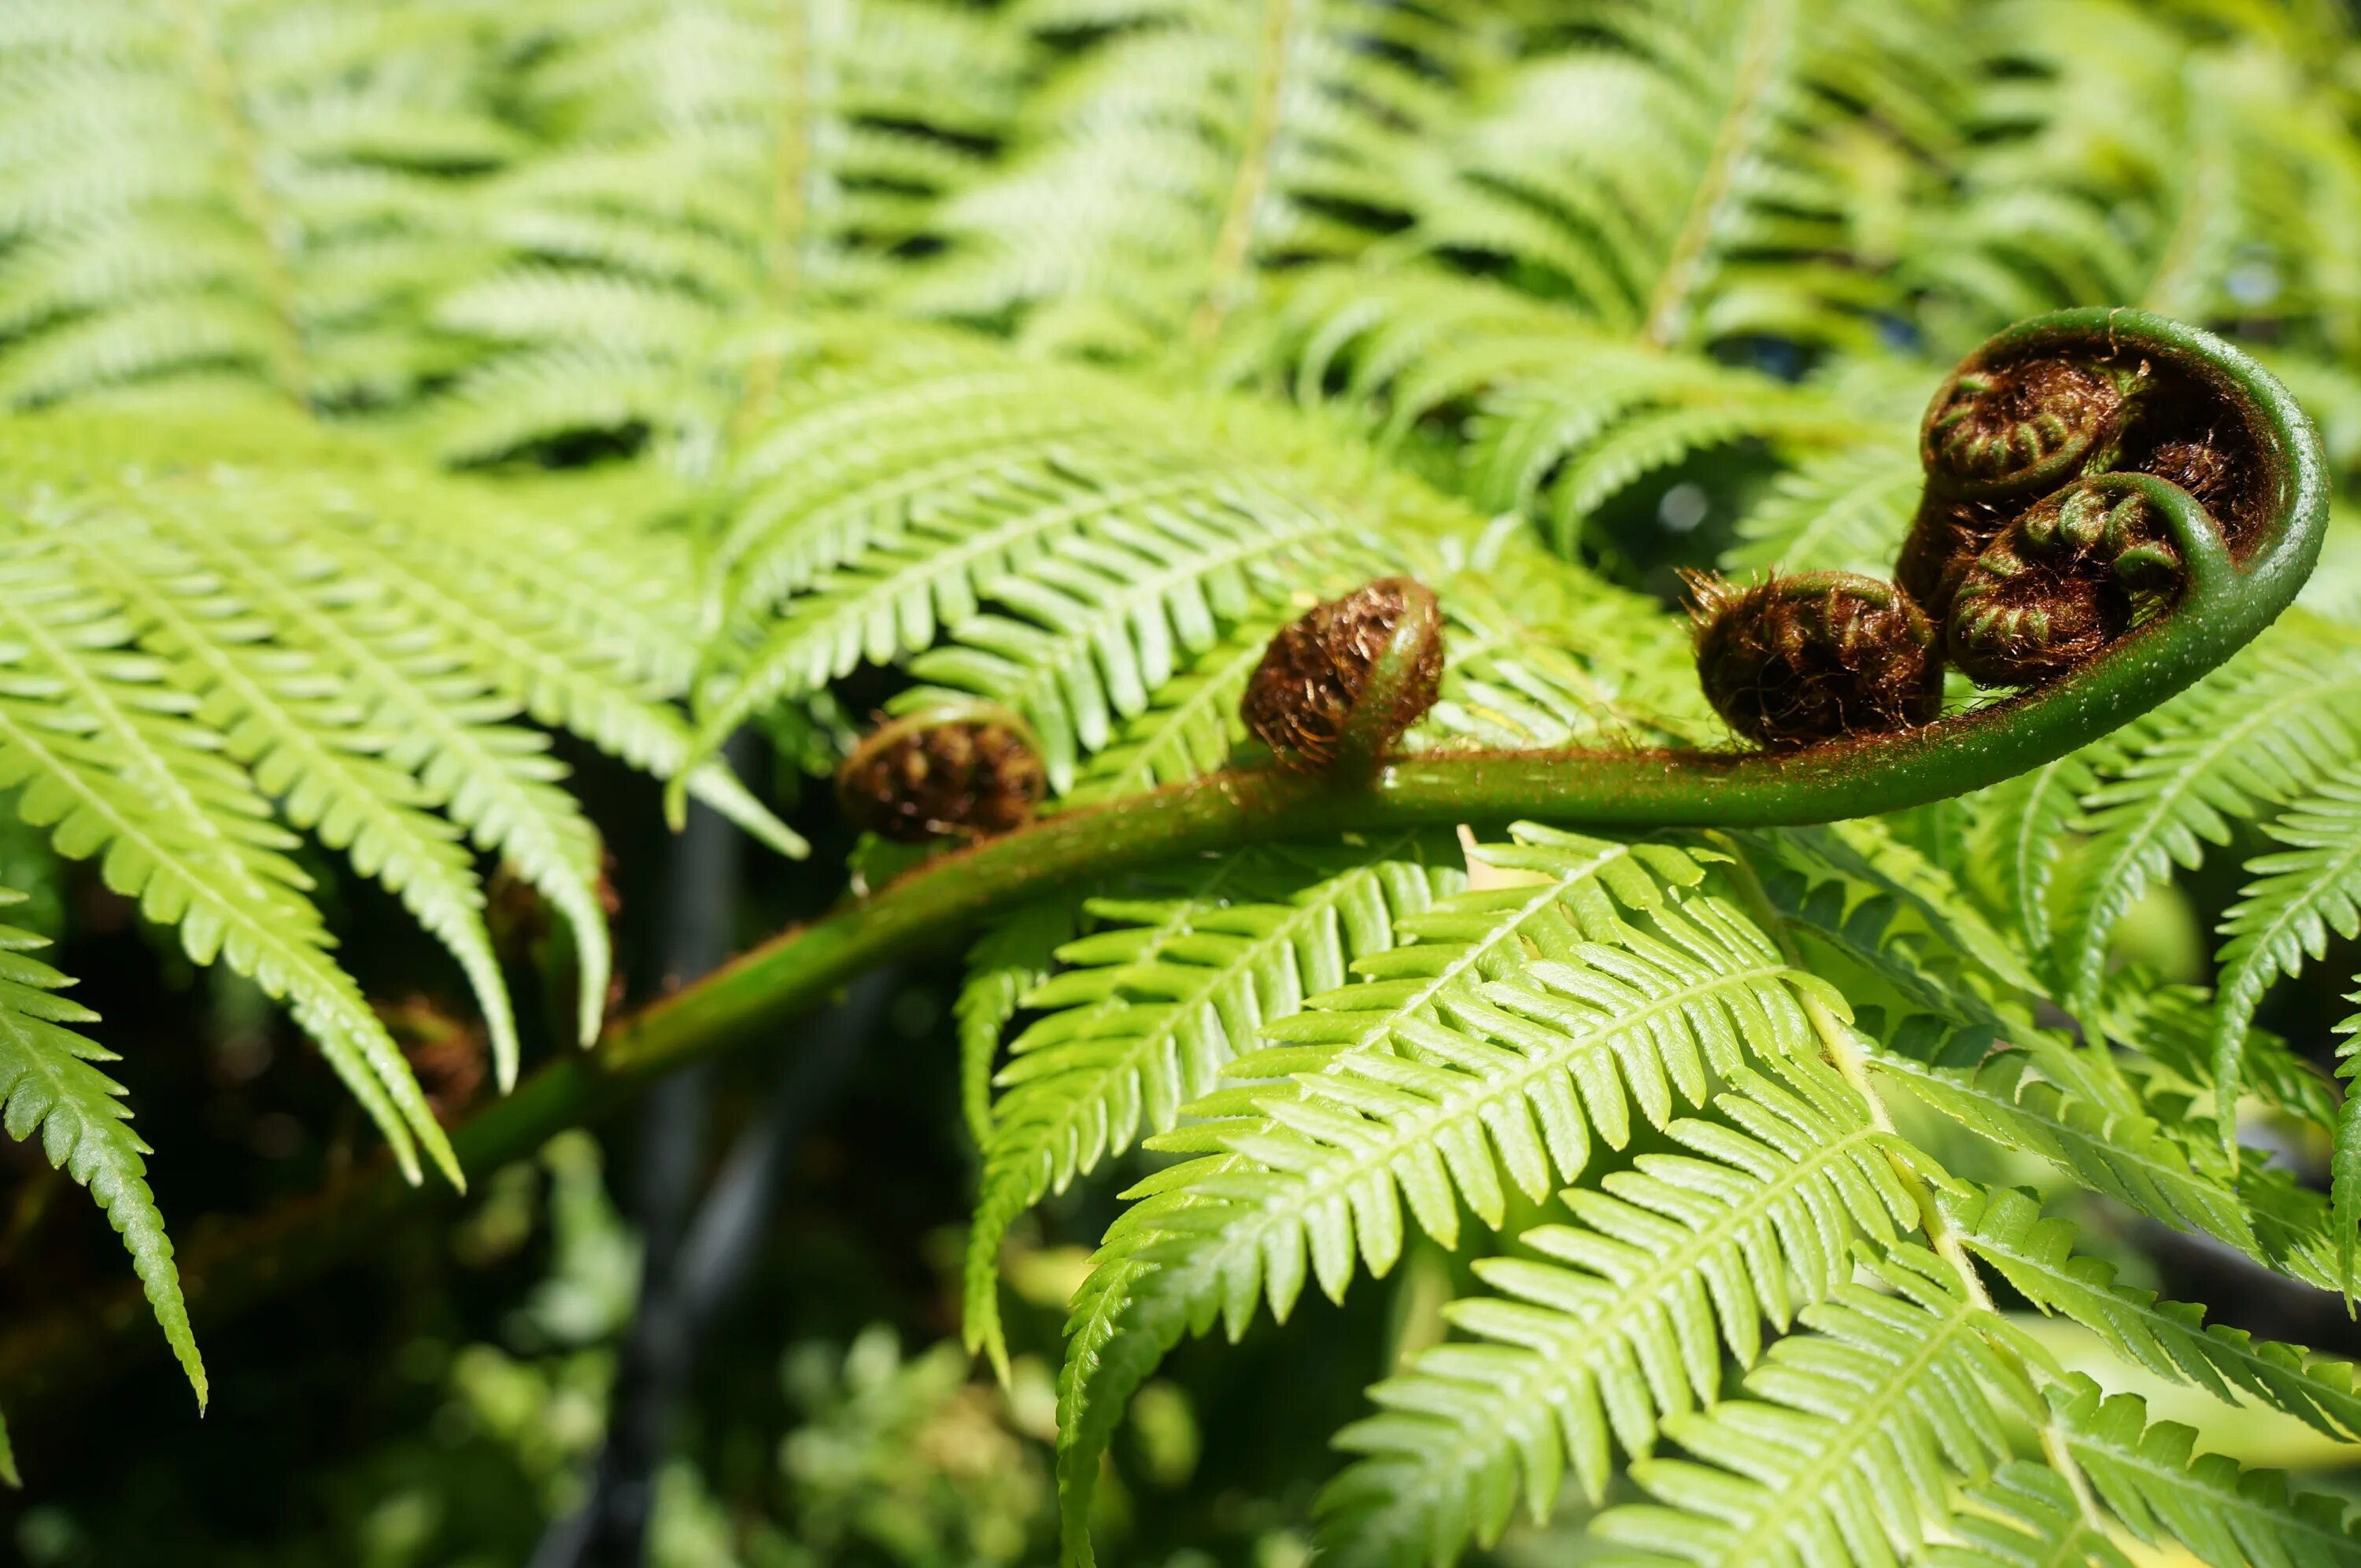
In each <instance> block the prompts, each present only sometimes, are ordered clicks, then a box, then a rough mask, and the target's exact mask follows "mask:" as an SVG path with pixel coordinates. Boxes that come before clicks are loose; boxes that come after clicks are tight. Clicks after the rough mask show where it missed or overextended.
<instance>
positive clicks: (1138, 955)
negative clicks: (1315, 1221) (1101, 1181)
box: [967, 837, 1459, 1375]
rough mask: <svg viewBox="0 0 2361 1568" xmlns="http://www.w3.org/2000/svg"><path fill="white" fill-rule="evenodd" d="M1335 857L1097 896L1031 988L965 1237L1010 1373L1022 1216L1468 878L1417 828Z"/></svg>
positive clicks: (1158, 1119)
mask: <svg viewBox="0 0 2361 1568" xmlns="http://www.w3.org/2000/svg"><path fill="white" fill-rule="evenodd" d="M1338 858H1339V857H1338V856H1337V855H1336V854H1334V852H1328V853H1323V852H1320V851H1316V850H1281V851H1276V852H1270V851H1266V852H1265V853H1264V854H1263V855H1261V856H1258V857H1256V858H1255V859H1254V860H1253V861H1249V862H1242V861H1240V860H1237V859H1234V860H1231V861H1226V862H1224V863H1222V864H1220V865H1218V866H1214V867H1211V868H1208V869H1207V870H1205V871H1202V872H1197V873H1195V874H1193V875H1191V876H1189V877H1188V878H1187V886H1188V891H1187V893H1186V894H1185V895H1184V896H1183V897H1181V898H1180V899H1173V900H1154V901H1143V900H1139V899H1100V900H1094V901H1093V902H1092V903H1090V904H1087V905H1084V910H1085V913H1087V914H1088V915H1089V916H1092V917H1093V919H1094V920H1095V921H1096V922H1098V926H1099V928H1098V929H1095V930H1093V931H1092V932H1091V933H1090V934H1088V935H1087V936H1084V937H1082V938H1080V939H1078V940H1076V941H1073V942H1070V943H1068V944H1066V945H1065V946H1063V947H1061V948H1059V949H1058V953H1057V956H1058V958H1059V959H1060V961H1061V962H1062V963H1063V964H1065V965H1066V966H1067V967H1066V968H1065V969H1064V970H1062V971H1060V972H1059V973H1058V974H1056V975H1054V976H1052V977H1050V978H1049V980H1048V981H1046V982H1044V983H1043V984H1040V985H1038V986H1036V987H1034V988H1033V989H1032V990H1030V991H1029V992H1026V993H1024V994H1023V995H1022V996H1021V997H1020V998H1019V1002H1020V1003H1021V1005H1023V1006H1024V1007H1026V1008H1027V1009H1029V1010H1032V1011H1034V1012H1036V1013H1038V1014H1039V1016H1038V1017H1037V1018H1036V1019H1035V1021H1034V1022H1033V1023H1032V1024H1031V1025H1028V1026H1027V1028H1026V1030H1025V1031H1024V1033H1022V1034H1020V1035H1018V1036H1016V1040H1015V1041H1014V1042H1012V1044H1011V1045H1010V1047H1009V1051H1010V1060H1009V1063H1008V1066H1007V1067H1006V1068H1005V1069H1002V1071H1001V1073H1000V1074H999V1076H998V1078H997V1079H996V1080H995V1081H996V1082H997V1083H998V1084H1000V1085H1001V1086H1002V1089H1003V1091H1004V1092H1003V1093H1002V1094H1001V1096H1000V1098H999V1099H998V1101H997V1102H994V1106H993V1109H992V1113H991V1130H990V1134H989V1135H988V1136H987V1137H986V1138H985V1139H984V1143H983V1194H982V1196H981V1198H980V1199H979V1200H978V1201H977V1205H976V1216H975V1224H974V1228H973V1229H972V1231H971V1232H970V1233H969V1237H968V1262H967V1338H968V1343H969V1344H970V1346H971V1347H977V1346H981V1347H983V1348H985V1349H987V1350H989V1351H990V1352H991V1354H992V1357H993V1360H994V1363H995V1365H999V1366H1001V1368H1002V1370H1003V1373H1004V1375H1005V1370H1006V1359H1007V1358H1006V1352H1005V1350H1004V1349H1003V1347H1002V1344H1001V1336H1000V1324H999V1313H998V1310H997V1307H996V1304H995V1297H996V1294H997V1282H998V1276H999V1258H1000V1244H1001V1240H1002V1238H1003V1237H1004V1236H1005V1235H1006V1234H1007V1231H1008V1226H1009V1225H1010V1223H1012V1222H1014V1221H1015V1220H1016V1217H1017V1216H1018V1215H1020V1214H1022V1213H1023V1212H1025V1211H1026V1210H1027V1209H1029V1208H1031V1207H1032V1206H1033V1205H1034V1204H1035V1203H1037V1202H1038V1201H1040V1200H1041V1198H1042V1197H1043V1196H1044V1195H1045V1194H1047V1193H1049V1192H1050V1191H1053V1190H1057V1191H1062V1190H1064V1189H1065V1187H1066V1186H1067V1184H1068V1183H1070V1182H1071V1181H1072V1180H1073V1179H1074V1178H1075V1177H1076V1176H1078V1175H1083V1174H1086V1173H1088V1172H1089V1171H1091V1170H1092V1169H1093V1168H1095V1167H1096V1166H1097V1165H1098V1164H1099V1162H1100V1161H1101V1160H1103V1159H1104V1158H1106V1157H1109V1156H1110V1155H1118V1154H1121V1153H1123V1152H1124V1151H1125V1150H1126V1149H1127V1148H1129V1147H1130V1146H1132V1144H1133V1143H1134V1142H1135V1141H1136V1140H1137V1138H1138V1137H1139V1135H1140V1133H1141V1130H1142V1128H1143V1127H1145V1128H1146V1129H1147V1130H1148V1131H1150V1132H1155V1133H1162V1132H1165V1131H1167V1130H1169V1129H1170V1127H1171V1126H1172V1125H1173V1124H1174V1123H1175V1121H1176V1120H1177V1119H1178V1117H1179V1113H1180V1107H1181V1106H1182V1105H1184V1104H1187V1103H1188V1102H1191V1101H1193V1100H1195V1099H1197V1098H1198V1097H1199V1096H1201V1095H1202V1094H1204V1093H1205V1092H1206V1091H1208V1090H1210V1089H1211V1088H1212V1087H1213V1081H1214V1079H1215V1077H1216V1076H1217V1075H1218V1074H1219V1072H1220V1071H1221V1069H1223V1068H1224V1066H1225V1065H1227V1064H1228V1062H1229V1060H1230V1058H1232V1057H1234V1056H1235V1055H1236V1054H1237V1053H1238V1049H1239V1046H1240V1043H1241V1042H1244V1041H1250V1040H1251V1039H1252V1038H1253V1037H1254V1035H1255V1032H1256V1030H1257V1028H1258V1027H1259V1025H1260V1024H1261V1021H1262V1019H1263V1018H1264V1017H1265V1016H1268V1015H1274V1014H1286V1013H1289V1012H1291V1011H1293V1010H1294V1009H1295V1008H1296V1007H1297V1006H1299V1005H1300V1004H1301V1002H1302V1000H1303V998H1304V997H1305V996H1307V995H1309V994H1312V993H1315V992H1325V991H1328V990H1330V989H1332V988H1334V986H1336V985H1339V984H1341V983H1342V982H1343V981H1344V980H1345V972H1346V969H1347V966H1348V965H1350V964H1351V963H1352V962H1354V961H1355V960H1356V959H1366V958H1367V957H1368V956H1369V955H1371V954H1375V953H1378V952H1382V951H1384V950H1385V948H1387V947H1389V945H1390V944H1391V943H1392V942H1393V940H1394V933H1395V930H1396V928H1397V927H1398V926H1399V925H1400V923H1401V922H1402V921H1404V920H1406V919H1412V918H1415V917H1416V916H1419V915H1420V914H1422V913H1423V912H1424V911H1425V909H1426V908H1427V906H1428V904H1429V902H1430V901H1431V900H1432V899H1433V897H1434V896H1435V895H1436V894H1439V893H1444V892H1448V891H1450V890H1452V889H1453V888H1454V886H1455V884H1456V883H1457V882H1458V881H1459V878H1458V877H1457V875H1456V874H1455V871H1454V870H1453V869H1452V868H1451V866H1450V865H1449V861H1450V860H1451V859H1452V858H1453V857H1452V856H1450V855H1448V854H1441V853H1438V849H1437V846H1435V845H1433V844H1432V843H1425V842H1422V841H1421V840H1419V839H1416V838H1412V837H1404V838H1400V839H1395V840H1391V841H1389V842H1386V843H1383V844H1379V845H1373V846H1370V847H1369V848H1367V849H1366V850H1356V851H1350V852H1348V854H1347V855H1346V857H1345V860H1346V862H1347V863H1346V864H1345V866H1344V867H1343V868H1342V869H1337V868H1336V866H1335V862H1336V861H1337V860H1338ZM1436 861H1442V862H1443V863H1442V864H1441V865H1437V864H1436V863H1435V862H1436Z"/></svg>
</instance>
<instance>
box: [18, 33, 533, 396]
mask: <svg viewBox="0 0 2361 1568" xmlns="http://www.w3.org/2000/svg"><path fill="white" fill-rule="evenodd" d="M484 21H485V12H484V11H482V10H480V9H477V8H475V7H472V6H470V5H464V4H463V5H441V4H431V3H423V0H398V3H395V4H390V5H379V6H369V7H361V8H356V7H351V6H339V5H330V4H301V5H298V4H287V3H269V4H266V3H261V0H173V3H172V4H170V5H149V4H141V3H139V0H87V3H83V0H73V3H71V4H63V5H60V4H55V3H50V0H29V3H28V4H27V5H24V6H20V7H16V15H15V16H12V18H11V26H10V27H9V28H8V31H7V36H6V38H5V40H0V146H5V147H16V148H29V147H35V146H38V148H39V152H38V156H37V157H32V158H21V157H20V158H18V159H12V160H10V161H9V163H8V165H7V167H6V171H5V174H0V232H5V233H6V234H7V235H8V236H10V237H11V239H12V240H14V241H15V243H14V244H12V245H11V246H10V247H9V248H8V250H7V252H6V253H5V257H0V334H5V336H0V401H5V402H7V403H9V404H12V405H16V406H19V407H21V406H24V405H27V404H32V403H40V402H49V401H52V400H57V399H60V398H64V397H69V396H72V395H76V394H79V393H82V392H86V391H90V390H93V389H99V388H103V387H106V386H110V385H116V384H121V383H126V382H137V381H148V380H156V379H169V378H175V377H178V376H180V375H181V374H184V373H187V372H191V371H198V372H206V371H212V370H215V369H220V368H224V367H226V368H230V369H232V370H234V371H236V373H238V374H240V375H242V376H245V377H247V378H252V379H255V380H258V381H260V382H263V383H266V384H268V385H270V386H273V387H275V388H277V389H279V390H280V392H282V393H285V394H287V395H288V396H290V397H291V398H294V399H298V400H308V401H311V402H313V403H316V404H319V405H322V406H337V407H344V406H353V405H382V404H388V403H395V402H400V401H402V400H407V399H408V398H410V397H412V395H414V393H415V391H416V389H418V388H419V387H420V386H421V385H422V384H423V383H424V382H426V381H428V380H430V379H432V378H434V377H436V376H438V375H440V374H442V373H444V372H445V369H446V368H447V367H448V356H449V351H448V349H447V347H445V346H444V345H440V344H438V343H437V342H436V340H435V335H434V334H433V333H432V332H431V331H430V330H429V329H428V328H427V325H426V323H425V319H424V318H425V314H426V310H427V307H428V304H429V302H431V300H432V298H433V296H434V294H435V293H436V292H438V291H440V290H441V289H443V288H444V287H446V286H447V285H448V283H449V281H450V280H455V279H456V278H458V277H460V276H464V275H466V274H467V272H469V271H470V270H471V269H475V268H478V267H479V266H480V265H482V263H483V260H484V259H485V256H484V251H483V248H482V247H481V244H480V242H479V241H478V238H477V225H476V223H475V215H476V214H477V213H478V207H477V206H476V204H475V193H476V191H477V188H478V178H479V177H480V175H481V174H482V173H483V172H484V171H485V170H489V169H490V168H493V167H495V166H497V165H498V164H500V162H502V161H504V160H505V159H508V158H509V157H511V155H512V154H514V153H515V152H516V151H517V149H518V148H519V146H520V138H519V137H518V136H517V135H516V133H515V132H514V131H513V130H512V129H511V128H510V127H509V126H505V125H504V124H503V123H502V122H501V121H500V119H499V118H498V116H497V115H495V114H494V112H493V109H492V106H491V103H490V83H489V49H488V44H489V36H488V28H487V27H485V25H484Z"/></svg>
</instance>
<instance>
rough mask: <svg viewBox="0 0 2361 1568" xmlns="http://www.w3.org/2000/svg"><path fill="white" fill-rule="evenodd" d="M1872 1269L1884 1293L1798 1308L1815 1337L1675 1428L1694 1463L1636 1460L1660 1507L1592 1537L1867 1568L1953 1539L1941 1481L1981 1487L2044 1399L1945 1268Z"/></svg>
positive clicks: (1854, 1292) (1797, 1338)
mask: <svg viewBox="0 0 2361 1568" xmlns="http://www.w3.org/2000/svg"><path fill="white" fill-rule="evenodd" d="M1871 1273H1872V1277H1874V1278H1875V1279H1876V1281H1877V1282H1878V1283H1879V1284H1880V1285H1882V1286H1883V1287H1885V1290H1884V1291H1880V1290H1875V1289H1871V1288H1864V1287H1862V1286H1855V1285H1848V1286H1845V1287H1842V1288H1839V1289H1838V1291H1837V1292H1836V1293H1835V1294H1834V1296H1832V1297H1831V1298H1830V1299H1828V1301H1826V1302H1823V1303H1819V1304H1817V1305H1815V1306H1811V1307H1806V1308H1805V1309H1804V1310H1803V1312H1802V1314H1801V1315H1802V1317H1803V1319H1804V1321H1805V1323H1806V1326H1807V1327H1809V1328H1810V1329H1811V1330H1812V1331H1813V1332H1811V1333H1808V1334H1796V1335H1794V1336H1792V1337H1790V1338H1787V1339H1783V1340H1781V1341H1780V1342H1779V1343H1777V1344H1775V1345H1773V1347H1772V1348H1771V1351H1770V1354H1768V1355H1767V1356H1766V1357H1765V1358H1764V1361H1763V1365H1761V1366H1759V1367H1757V1368H1756V1369H1755V1370H1754V1371H1752V1373H1750V1374H1748V1375H1747V1377H1746V1379H1745V1388H1746V1392H1747V1394H1748V1395H1750V1396H1752V1397H1751V1398H1732V1399H1728V1400H1725V1401H1723V1402H1721V1403H1720V1404H1718V1405H1716V1406H1715V1407H1713V1409H1710V1410H1708V1411H1703V1412H1692V1413H1689V1414H1686V1415H1684V1416H1680V1417H1675V1418H1674V1419H1673V1420H1671V1421H1669V1422H1668V1423H1667V1431H1668V1434H1669V1435H1670V1436H1671V1437H1673V1438H1674V1439H1675V1441H1676V1442H1679V1443H1680V1445H1681V1446H1682V1447H1683V1448H1684V1449H1686V1451H1687V1452H1688V1453H1689V1454H1690V1455H1691V1456H1692V1457H1688V1458H1673V1457H1658V1458H1652V1459H1642V1460H1638V1461H1635V1462H1634V1463H1633V1464H1632V1466H1631V1475H1632V1478H1633V1479H1634V1480H1636V1481H1638V1482H1639V1483H1640V1485H1641V1486H1642V1487H1644V1488H1645V1489H1646V1490H1647V1491H1648V1492H1649V1493H1650V1494H1651V1495H1653V1497H1655V1498H1656V1499H1657V1502H1655V1503H1653V1504H1627V1505H1624V1506H1623V1507H1620V1508H1612V1509H1609V1511H1608V1512H1606V1513H1604V1514H1602V1515H1600V1516H1599V1518H1598V1520H1597V1522H1596V1523H1595V1525H1594V1526H1593V1530H1594V1531H1595V1533H1597V1534H1598V1535H1599V1536H1602V1537H1604V1538H1605V1539H1607V1540H1609V1541H1616V1542H1619V1543H1620V1544H1623V1545H1625V1546H1629V1547H1631V1548H1634V1549H1636V1551H1635V1552H1634V1555H1633V1557H1632V1559H1631V1560H1632V1561H1634V1562H1646V1563H1860V1562H1872V1563H1873V1562H1883V1561H1891V1560H1893V1559H1894V1557H1895V1556H1896V1555H1899V1554H1901V1553H1905V1552H1910V1551H1912V1550H1914V1549H1916V1547H1917V1546H1918V1545H1919V1544H1920V1543H1921V1542H1922V1541H1924V1540H1926V1539H1927V1533H1928V1530H1929V1528H1930V1526H1932V1527H1938V1528H1939V1527H1947V1526H1948V1523H1949V1513H1950V1504H1949V1497H1948V1496H1947V1487H1946V1480H1947V1478H1949V1477H1959V1478H1960V1479H1964V1480H1969V1481H1983V1480H1985V1479H1987V1478H1988V1477H1989V1475H1991V1473H1992V1468H1993V1464H1995V1463H1996V1462H1998V1461H1999V1460H2001V1459H2003V1458H2004V1457H2005V1456H2006V1455H2007V1454H2008V1453H2009V1442H2008V1436H2007V1430H2006V1427H2005V1425H2004V1421H2005V1419H2006V1416H2007V1415H2008V1414H2010V1413H2015V1414H2019V1415H2026V1414H2029V1413H2030V1412H2031V1411H2032V1410H2033V1409H2037V1397H2036V1395H2035V1391H2034V1390H2033V1388H2032V1387H2029V1386H2028V1385H2027V1384H2026V1381H2025V1379H2024V1378H2023V1377H2022V1376H2019V1375H2018V1374H2017V1373H2016V1372H2015V1370H2014V1368H2013V1366H2012V1365H2011V1363H2010V1360H2009V1359H2008V1357H2007V1355H2006V1354H2005V1353H2004V1352H2003V1351H2001V1350H1999V1349H1996V1347H1995V1345H1994V1344H1993V1341H1994V1340H1996V1339H2003V1338H2004V1325H2003V1324H2002V1323H2001V1321H2000V1320H1999V1319H1998V1318H1997V1317H1996V1316H1995V1315H1994V1314H1993V1312H1992V1311H1991V1310H1990V1309H1989V1308H1985V1307H1982V1306H1979V1305H1978V1304H1976V1303H1975V1302H1974V1301H1973V1300H1972V1299H1971V1298H1970V1297H1968V1296H1967V1295H1965V1294H1963V1293H1962V1292H1961V1291H1960V1286H1959V1280H1958V1277H1957V1276H1955V1275H1954V1274H1953V1273H1952V1271H1951V1268H1950V1266H1949V1265H1948V1264H1946V1263H1944V1262H1942V1261H1941V1260H1940V1259H1938V1258H1937V1257H1936V1256H1935V1255H1933V1254H1932V1253H1930V1252H1927V1250H1926V1249H1924V1248H1923V1247H1911V1246H1907V1245H1905V1246H1903V1247H1899V1248H1897V1249H1895V1250H1894V1251H1893V1252H1892V1253H1890V1254H1889V1255H1887V1257H1886V1258H1884V1259H1883V1260H1881V1261H1880V1262H1879V1263H1877V1264H1875V1265H1873V1266H1872V1268H1871Z"/></svg>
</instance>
